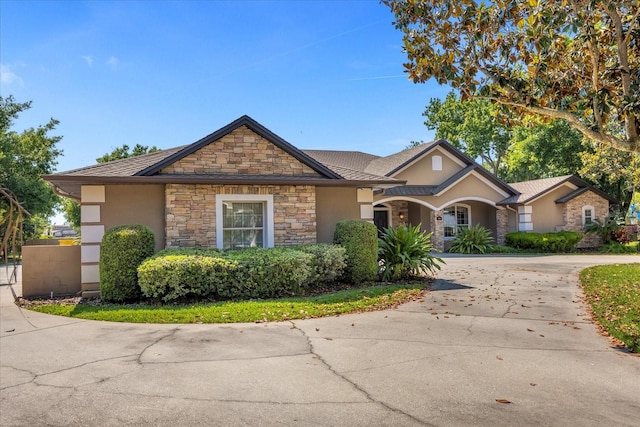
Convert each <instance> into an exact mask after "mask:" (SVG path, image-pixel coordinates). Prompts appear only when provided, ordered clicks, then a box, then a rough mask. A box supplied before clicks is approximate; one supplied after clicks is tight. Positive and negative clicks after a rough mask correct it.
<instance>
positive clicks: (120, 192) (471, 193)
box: [44, 116, 611, 295]
mask: <svg viewBox="0 0 640 427" xmlns="http://www.w3.org/2000/svg"><path fill="white" fill-rule="evenodd" d="M44 179H45V180H47V181H48V182H49V183H50V184H51V185H53V186H54V188H55V190H56V191H57V192H58V193H59V194H62V195H65V196H68V197H72V198H74V199H76V200H78V201H80V202H81V217H82V230H81V231H82V232H81V236H82V240H81V244H82V248H81V259H82V265H81V276H82V290H83V294H84V295H91V294H94V293H97V292H99V289H100V288H99V282H100V279H99V270H98V262H99V257H100V242H101V239H102V236H103V235H104V232H105V231H106V230H108V229H109V228H111V227H114V226H116V225H122V224H133V223H138V224H146V225H148V226H149V227H150V228H151V229H152V230H153V231H154V233H155V236H156V250H160V249H163V248H171V247H218V248H242V247H249V246H263V247H271V246H286V245H299V244H307V243H315V242H331V241H332V239H333V233H334V230H335V225H336V223H337V222H338V221H340V220H344V219H359V220H366V221H373V222H374V223H375V224H376V225H377V226H378V227H380V228H383V227H388V226H396V225H398V224H400V223H407V224H422V228H423V229H424V230H425V231H428V232H431V233H432V239H433V243H434V247H435V248H437V249H445V248H446V246H447V243H448V241H449V240H451V239H453V238H454V236H455V235H456V233H457V232H458V230H459V229H460V227H468V226H470V225H473V224H481V225H483V226H484V227H486V228H488V229H490V230H492V232H493V235H494V238H495V239H496V241H497V242H498V243H503V242H504V238H505V234H506V233H507V232H509V231H515V230H526V231H536V232H546V231H554V230H560V229H575V230H580V229H581V228H582V224H584V223H586V222H589V221H592V220H594V219H595V218H604V217H605V216H606V215H607V214H608V211H609V202H610V201H611V198H609V197H608V196H607V195H606V194H604V193H602V192H600V191H598V190H596V189H595V188H593V187H591V186H590V185H588V184H587V183H585V182H584V181H582V180H580V179H578V178H576V177H573V176H566V177H559V178H552V179H549V180H539V181H531V182H528V183H518V184H512V185H509V184H507V183H505V182H503V181H501V180H499V179H498V178H496V177H495V176H493V175H492V174H491V173H490V172H488V171H487V170H486V169H484V168H483V167H482V166H480V165H478V164H477V163H476V162H474V161H473V160H472V159H471V158H469V157H468V156H466V155H465V154H463V153H461V152H460V151H459V150H457V149H456V148H455V147H453V146H452V145H451V144H449V143H448V142H447V141H444V140H439V141H435V142H433V143H430V144H423V145H420V146H417V147H414V148H411V149H407V150H404V151H401V152H399V153H397V154H393V155H391V156H386V157H379V156H375V155H372V154H366V153H362V152H353V151H327V150H300V149H298V148H296V147H294V146H293V145H291V144H290V143H288V142H287V141H285V140H283V139H282V138H280V137H279V136H277V135H276V134H274V133H273V132H271V131H270V130H269V129H267V128H266V127H264V126H263V125H261V124H260V123H258V122H256V121H255V120H253V119H252V118H250V117H248V116H243V117H240V118H239V119H237V120H235V121H234V122H232V123H230V124H228V125H226V126H224V127H223V128H221V129H219V130H217V131H215V132H214V133H212V134H210V135H208V136H205V137H204V138H202V139H200V140H199V141H196V142H194V143H193V144H190V145H185V146H181V147H176V148H173V149H168V150H163V151H159V152H154V153H150V154H146V155H142V156H138V157H131V158H127V159H121V160H115V161H112V162H109V163H103V164H97V165H93V166H88V167H84V168H80V169H75V170H70V171H66V172H60V173H56V174H53V175H47V176H44Z"/></svg>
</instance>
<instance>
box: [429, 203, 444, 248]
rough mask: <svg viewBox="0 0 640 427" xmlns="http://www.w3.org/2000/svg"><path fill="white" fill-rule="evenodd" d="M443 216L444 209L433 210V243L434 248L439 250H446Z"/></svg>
mask: <svg viewBox="0 0 640 427" xmlns="http://www.w3.org/2000/svg"><path fill="white" fill-rule="evenodd" d="M443 216H444V212H443V211H431V218H430V219H431V243H432V244H433V249H434V250H437V251H444V220H443ZM438 218H440V219H438Z"/></svg>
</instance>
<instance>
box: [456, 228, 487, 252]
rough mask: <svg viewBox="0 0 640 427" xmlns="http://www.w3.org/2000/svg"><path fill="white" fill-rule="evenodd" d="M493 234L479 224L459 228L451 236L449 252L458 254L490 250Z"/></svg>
mask: <svg viewBox="0 0 640 427" xmlns="http://www.w3.org/2000/svg"><path fill="white" fill-rule="evenodd" d="M491 242H493V236H492V235H491V231H489V230H488V229H486V228H484V227H483V226H481V225H480V224H476V225H473V226H471V227H469V228H460V229H459V230H458V234H456V236H455V237H454V238H453V241H452V243H451V247H449V252H454V253H459V254H477V253H480V254H483V253H485V252H487V251H489V250H491V247H492V246H491Z"/></svg>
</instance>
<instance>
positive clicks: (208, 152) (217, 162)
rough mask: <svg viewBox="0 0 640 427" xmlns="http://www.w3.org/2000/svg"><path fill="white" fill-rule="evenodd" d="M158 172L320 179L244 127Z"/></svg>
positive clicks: (315, 173)
mask: <svg viewBox="0 0 640 427" xmlns="http://www.w3.org/2000/svg"><path fill="white" fill-rule="evenodd" d="M160 173H161V174H234V175H236V174H239V175H287V176H320V175H319V174H318V173H317V172H316V171H314V170H313V169H311V168H310V167H309V166H307V165H305V164H303V163H301V162H300V161H298V160H297V159H295V158H294V157H293V156H291V155H290V154H288V153H287V152H285V151H284V150H282V149H280V148H278V147H276V146H275V145H273V144H272V143H271V142H269V141H268V140H266V139H264V138H263V137H261V136H260V135H258V134H256V133H255V132H253V131H252V130H250V129H249V128H247V127H246V126H241V127H239V128H238V129H236V130H234V131H233V132H231V133H229V134H227V135H225V136H223V137H222V138H220V139H219V140H217V141H213V142H212V143H211V144H209V145H206V146H205V147H203V148H201V149H200V150H198V151H196V152H195V153H192V154H190V155H188V156H186V157H185V158H183V159H181V160H179V161H177V162H175V163H173V164H171V165H169V166H167V167H166V168H164V169H162V171H161V172H160Z"/></svg>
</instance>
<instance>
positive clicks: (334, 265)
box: [295, 243, 347, 284]
mask: <svg viewBox="0 0 640 427" xmlns="http://www.w3.org/2000/svg"><path fill="white" fill-rule="evenodd" d="M295 249H297V250H299V251H302V252H305V253H308V254H311V255H312V256H313V259H312V261H311V262H312V264H311V266H312V268H313V270H314V271H315V274H316V277H315V278H314V279H313V280H312V282H313V283H314V284H318V283H330V282H334V281H335V280H336V279H338V278H339V277H340V276H342V273H343V272H344V269H345V267H346V266H347V262H346V250H345V248H343V247H342V246H339V245H329V244H326V243H318V244H315V245H304V246H298V247H296V248H295Z"/></svg>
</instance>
